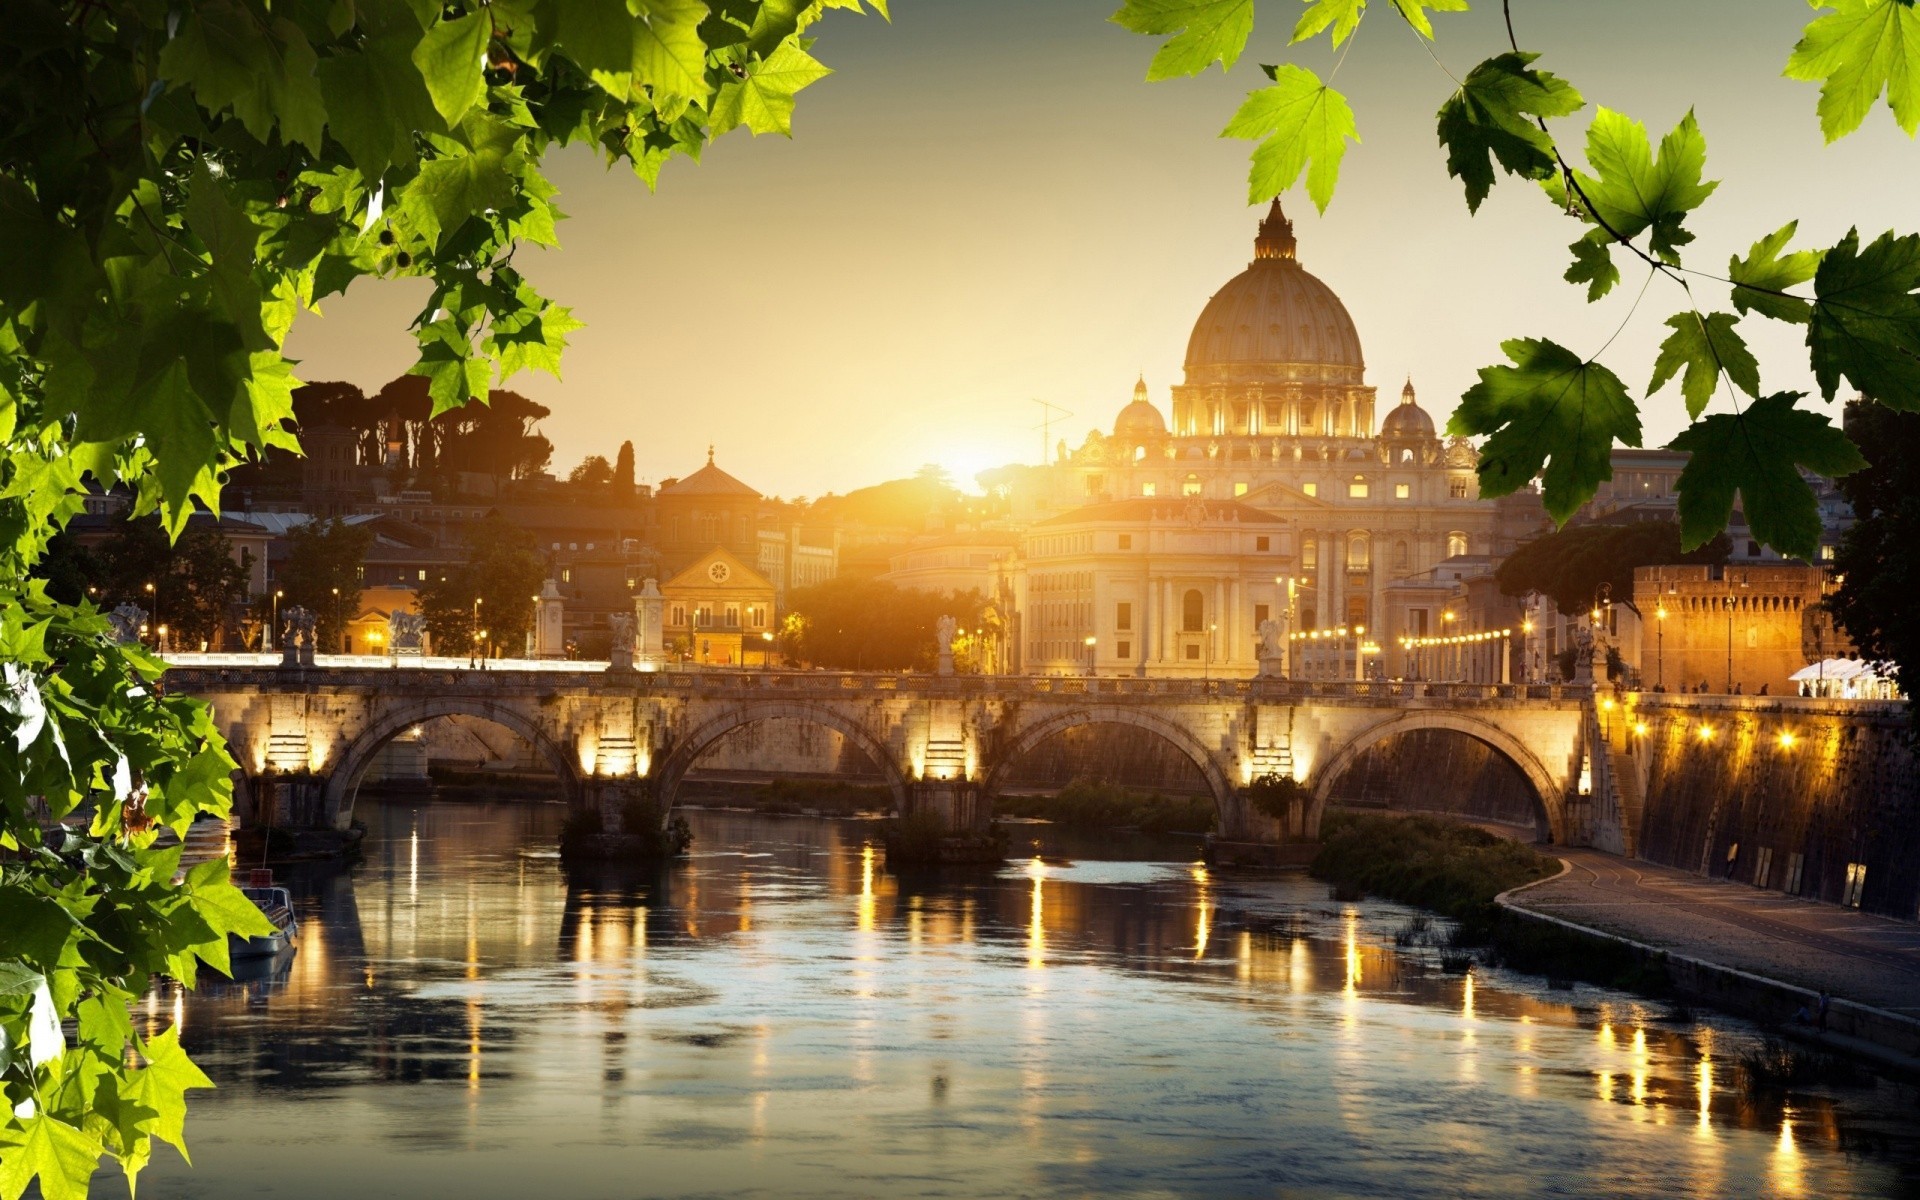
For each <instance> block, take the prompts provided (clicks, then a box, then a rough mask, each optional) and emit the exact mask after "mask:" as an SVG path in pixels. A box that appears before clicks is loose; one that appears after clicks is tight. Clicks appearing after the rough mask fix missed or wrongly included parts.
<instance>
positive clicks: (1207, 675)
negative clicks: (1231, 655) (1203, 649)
mask: <svg viewBox="0 0 1920 1200" xmlns="http://www.w3.org/2000/svg"><path fill="white" fill-rule="evenodd" d="M1219 628H1220V623H1219V622H1218V621H1209V622H1207V661H1206V662H1205V663H1204V664H1202V665H1201V667H1200V678H1202V679H1211V678H1213V635H1214V633H1215V632H1216V631H1218V630H1219Z"/></svg>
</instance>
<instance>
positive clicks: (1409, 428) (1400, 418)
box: [1380, 379, 1433, 438]
mask: <svg viewBox="0 0 1920 1200" xmlns="http://www.w3.org/2000/svg"><path fill="white" fill-rule="evenodd" d="M1380 436H1381V437H1420V438H1430V437H1432V436H1433V418H1432V417H1430V416H1428V415H1427V410H1426V409H1424V408H1421V407H1420V405H1419V404H1418V403H1416V402H1415V401H1414V398H1413V380H1411V379H1409V380H1407V386H1406V387H1404V388H1401V389H1400V403H1399V405H1397V406H1396V407H1395V408H1394V410H1393V411H1392V412H1390V413H1388V414H1387V419H1386V420H1384V421H1382V422H1380Z"/></svg>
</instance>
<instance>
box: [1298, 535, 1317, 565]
mask: <svg viewBox="0 0 1920 1200" xmlns="http://www.w3.org/2000/svg"><path fill="white" fill-rule="evenodd" d="M1319 565H1320V541H1319V539H1318V538H1302V539H1300V569H1301V570H1302V571H1312V570H1314V569H1315V568H1317V567H1318V566H1319Z"/></svg>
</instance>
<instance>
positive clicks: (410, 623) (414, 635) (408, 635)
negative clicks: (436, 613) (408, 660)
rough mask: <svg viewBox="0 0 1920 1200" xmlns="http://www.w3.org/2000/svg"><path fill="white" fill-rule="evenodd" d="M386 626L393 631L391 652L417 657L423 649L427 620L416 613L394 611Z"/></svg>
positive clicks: (404, 610)
mask: <svg viewBox="0 0 1920 1200" xmlns="http://www.w3.org/2000/svg"><path fill="white" fill-rule="evenodd" d="M387 624H388V625H389V626H391V627H392V629H393V652H394V653H395V654H403V655H407V656H409V657H416V658H417V657H418V656H419V655H420V654H421V653H422V652H423V651H424V649H425V638H426V632H427V619H426V617H424V616H422V615H421V614H419V613H417V612H408V611H407V610H406V609H404V608H402V609H396V610H395V611H394V614H393V615H392V616H391V617H388V618H387Z"/></svg>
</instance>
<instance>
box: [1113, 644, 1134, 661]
mask: <svg viewBox="0 0 1920 1200" xmlns="http://www.w3.org/2000/svg"><path fill="white" fill-rule="evenodd" d="M1113 651H1114V654H1115V655H1116V656H1117V657H1119V658H1122V659H1127V658H1132V657H1133V643H1132V642H1115V643H1114V647H1113Z"/></svg>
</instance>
